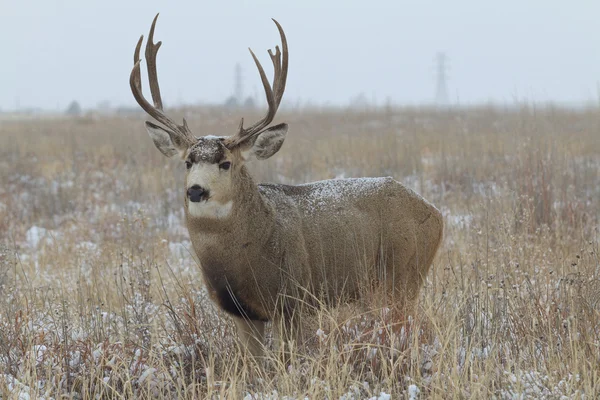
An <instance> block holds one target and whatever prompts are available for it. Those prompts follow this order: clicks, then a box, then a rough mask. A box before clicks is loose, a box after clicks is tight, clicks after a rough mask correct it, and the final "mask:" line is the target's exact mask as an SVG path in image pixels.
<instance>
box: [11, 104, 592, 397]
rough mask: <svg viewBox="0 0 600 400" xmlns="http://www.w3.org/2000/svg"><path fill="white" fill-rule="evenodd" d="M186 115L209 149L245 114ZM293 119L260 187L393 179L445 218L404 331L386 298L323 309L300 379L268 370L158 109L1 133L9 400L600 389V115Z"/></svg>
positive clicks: (273, 360)
mask: <svg viewBox="0 0 600 400" xmlns="http://www.w3.org/2000/svg"><path fill="white" fill-rule="evenodd" d="M179 113H180V114H185V115H186V117H187V118H188V121H189V122H190V126H191V128H192V130H193V132H195V133H196V134H198V135H201V134H218V135H219V134H228V133H231V132H233V131H234V129H235V128H236V126H237V122H238V121H237V120H236V119H235V118H234V116H233V115H230V114H228V113H227V112H225V111H224V110H221V109H217V108H214V109H209V108H205V109H186V110H180V111H179ZM279 118H280V120H282V121H287V122H289V124H290V132H289V134H288V139H287V140H286V143H285V144H284V147H283V148H282V150H281V151H280V152H279V153H278V154H277V155H276V156H275V157H273V158H272V159H270V160H268V161H264V162H260V163H259V162H256V163H255V164H253V165H252V166H251V169H252V170H253V172H254V173H255V175H256V176H257V179H258V180H259V181H272V182H273V181H274V182H282V183H302V182H307V181H311V180H319V179H326V178H333V177H353V176H382V175H389V176H393V177H394V178H396V179H397V180H399V181H401V182H404V183H405V184H406V185H408V186H410V187H412V188H413V189H415V190H416V191H417V192H419V193H421V194H422V195H423V196H424V197H425V198H427V199H428V200H430V201H431V202H432V203H434V204H435V205H437V206H438V207H439V208H440V209H441V210H442V211H443V213H444V215H445V219H446V231H445V241H444V244H443V246H442V248H441V249H440V251H439V254H438V257H437V259H436V261H435V264H434V269H433V271H432V272H431V273H430V275H429V276H428V279H427V282H426V285H425V287H424V289H423V291H422V294H421V298H420V303H419V306H418V309H417V312H416V313H415V315H414V316H411V317H410V318H409V320H408V322H407V323H406V324H405V325H404V326H403V327H402V329H398V328H395V327H393V326H392V325H391V324H390V320H389V319H390V318H389V315H388V314H389V313H388V312H387V310H386V309H381V308H377V307H376V306H375V305H369V304H360V305H344V306H341V307H338V308H335V309H323V310H321V311H319V312H317V313H316V314H315V315H313V316H311V317H310V318H308V319H307V326H308V327H310V329H309V330H308V337H307V341H306V343H305V344H304V345H303V346H302V347H301V348H298V349H295V351H294V354H293V357H292V361H291V364H290V365H284V364H282V363H281V362H280V361H279V358H278V357H277V356H276V355H275V354H272V353H269V355H268V360H267V363H266V365H267V367H266V368H265V371H264V373H260V372H258V371H257V370H255V369H254V368H253V364H252V363H251V362H250V361H249V360H245V359H243V358H242V357H238V356H237V354H238V352H237V351H236V347H235V342H234V340H233V338H232V337H233V335H232V333H233V328H232V326H231V324H230V322H229V321H228V319H227V317H226V316H225V315H224V314H223V313H221V312H220V311H218V310H216V309H215V308H214V307H213V306H212V305H211V304H210V302H209V301H208V300H207V297H206V294H205V292H204V291H203V290H202V282H201V278H200V274H199V269H198V266H197V265H195V264H194V261H193V259H192V256H191V254H190V252H191V251H192V249H191V245H190V244H189V242H188V239H187V232H186V229H185V227H184V226H185V225H184V222H183V215H182V200H183V199H182V177H183V170H184V166H183V164H182V163H180V162H176V161H170V160H167V159H165V158H164V157H163V156H162V155H161V154H160V153H159V152H158V151H156V149H155V148H154V146H153V144H152V142H151V140H149V138H148V137H147V134H146V133H145V131H144V128H143V125H142V123H141V120H142V119H141V116H122V117H98V116H93V115H90V116H86V117H82V118H78V119H60V118H54V119H45V120H41V119H40V120H27V121H15V120H13V121H1V125H0V180H1V182H2V184H1V185H0V374H2V375H0V397H2V398H25V397H26V395H28V396H30V398H41V397H45V398H51V397H52V398H61V397H62V396H67V397H69V398H78V399H89V398H131V397H155V398H217V397H219V396H221V397H222V398H234V399H237V398H248V399H251V398H261V399H262V398H273V399H275V398H286V397H285V396H287V398H288V399H291V398H299V399H303V398H306V397H307V398H311V399H321V398H328V399H333V398H335V399H338V398H343V399H363V398H365V399H368V398H376V399H377V398H382V399H385V398H387V395H390V396H391V397H392V398H432V399H453V398H456V399H481V398H497V399H513V398H518V399H525V398H531V399H533V398H548V399H554V398H557V399H558V398H569V399H571V398H572V399H583V398H586V399H591V398H597V397H598V396H599V395H600V388H598V383H597V382H598V379H599V378H600V376H599V375H600V364H599V363H600V348H599V346H600V337H599V334H600V325H599V323H600V318H599V317H598V312H599V311H600V303H599V300H600V280H599V277H598V273H599V270H600V256H599V238H598V229H599V218H600V217H599V215H600V111H598V110H595V109H594V110H587V111H568V110H560V109H553V108H543V109H538V108H535V107H523V108H519V109H511V110H500V109H494V108H480V109H471V110H454V111H435V110H429V109H386V110H373V111H365V112H356V111H349V110H325V111H315V110H305V111H288V112H287V113H283V114H282V115H280V116H279ZM19 396H21V397H19ZM561 396H564V397H561Z"/></svg>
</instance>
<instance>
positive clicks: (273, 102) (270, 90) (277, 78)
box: [227, 19, 288, 146]
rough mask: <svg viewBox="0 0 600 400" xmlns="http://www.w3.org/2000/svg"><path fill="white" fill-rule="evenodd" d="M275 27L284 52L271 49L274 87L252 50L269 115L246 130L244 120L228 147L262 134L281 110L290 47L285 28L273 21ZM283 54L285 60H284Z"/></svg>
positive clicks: (277, 48) (276, 48)
mask: <svg viewBox="0 0 600 400" xmlns="http://www.w3.org/2000/svg"><path fill="white" fill-rule="evenodd" d="M273 22H275V25H277V29H278V30H279V35H280V36H281V47H282V49H283V52H281V51H280V50H279V46H276V47H275V54H273V53H272V51H271V50H270V49H269V56H270V57H271V61H272V62H273V69H274V76H273V86H272V87H271V85H270V84H269V80H268V79H267V76H266V74H265V70H264V69H263V67H262V65H261V64H260V61H258V58H256V55H254V52H253V51H252V49H250V48H249V49H248V50H250V54H252V58H253V59H254V62H255V63H256V67H257V68H258V73H259V74H260V79H261V80H262V83H263V86H264V88H265V94H266V96H267V104H268V107H269V108H268V110H267V114H266V115H265V116H264V117H263V119H261V120H260V121H258V122H256V123H255V124H254V125H252V126H250V127H249V128H244V118H242V120H241V121H240V127H239V130H238V133H237V134H235V135H233V136H230V137H229V138H228V139H227V145H228V146H237V145H239V144H240V143H242V142H244V141H246V140H247V139H249V138H251V137H252V136H255V135H256V134H258V133H260V132H261V131H262V130H263V129H264V128H266V127H267V126H268V125H269V124H270V123H271V122H273V118H275V114H276V113H277V109H278V108H279V104H280V103H281V99H282V97H283V92H284V91H285V83H286V80H287V70H288V46H287V40H286V38H285V33H284V32H283V28H282V27H281V25H279V22H277V21H276V20H274V19H273ZM282 54H283V60H282Z"/></svg>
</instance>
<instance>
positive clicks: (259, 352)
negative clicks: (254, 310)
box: [232, 317, 265, 358]
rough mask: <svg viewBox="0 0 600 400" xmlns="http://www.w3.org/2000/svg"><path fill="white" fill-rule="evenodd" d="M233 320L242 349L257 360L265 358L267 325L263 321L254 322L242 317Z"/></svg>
mask: <svg viewBox="0 0 600 400" xmlns="http://www.w3.org/2000/svg"><path fill="white" fill-rule="evenodd" d="M232 318H233V322H234V323H235V327H236V328H237V332H238V339H239V344H240V346H241V347H242V349H244V351H246V352H248V353H250V354H251V355H252V356H253V357H255V358H256V357H261V356H263V354H264V348H263V343H264V339H265V323H264V322H263V321H252V320H248V319H245V318H240V317H232Z"/></svg>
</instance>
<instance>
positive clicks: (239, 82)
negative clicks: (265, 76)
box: [233, 63, 244, 104]
mask: <svg viewBox="0 0 600 400" xmlns="http://www.w3.org/2000/svg"><path fill="white" fill-rule="evenodd" d="M233 82H234V83H233V84H234V86H233V96H234V97H235V99H236V100H237V101H238V104H242V102H243V101H244V78H243V77H242V65H241V64H240V63H237V64H235V71H234V77H233Z"/></svg>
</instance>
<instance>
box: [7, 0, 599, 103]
mask: <svg viewBox="0 0 600 400" xmlns="http://www.w3.org/2000/svg"><path fill="white" fill-rule="evenodd" d="M157 12H160V13H161V15H160V17H159V21H158V27H157V32H156V40H162V41H163V46H162V48H161V50H160V52H159V55H158V70H159V78H160V82H161V89H162V92H163V99H164V101H165V104H167V105H169V104H176V103H197V102H219V103H220V102H222V101H224V100H225V98H226V97H227V96H228V95H229V94H231V93H232V92H233V70H234V65H235V63H236V62H241V63H242V67H243V71H244V77H245V90H246V93H254V92H256V91H258V93H259V95H260V97H261V99H262V98H263V93H262V87H261V85H260V80H259V77H258V73H257V72H256V69H255V67H254V65H253V63H252V60H251V57H250V55H249V53H248V50H247V47H248V46H250V47H252V49H253V50H254V51H255V52H256V54H257V55H258V56H259V57H260V59H261V60H262V62H263V65H264V66H265V68H267V71H268V75H269V76H271V73H270V68H271V63H270V61H269V58H268V55H267V53H266V49H267V48H270V47H274V46H275V44H278V43H279V36H278V33H277V29H276V27H275V25H274V24H273V23H272V22H271V20H270V18H271V17H274V18H276V19H277V20H278V21H279V22H280V23H281V24H282V26H283V28H284V29H285V31H286V34H287V37H288V42H289V46H290V69H289V79H288V86H287V91H286V95H285V96H284V102H285V101H288V102H292V101H297V100H299V99H300V100H301V101H303V102H305V101H308V100H310V101H313V102H316V103H321V104H322V103H331V104H347V103H348V101H349V99H350V98H352V97H354V96H356V95H357V94H358V93H360V92H364V93H365V94H366V95H367V97H368V98H369V99H372V98H375V99H377V101H378V102H380V103H381V102H383V101H385V99H386V98H387V97H389V98H390V99H391V100H392V101H393V102H394V103H397V104H416V103H425V102H431V101H432V99H433V97H434V91H435V67H434V60H435V54H436V53H437V52H439V51H444V52H445V53H446V54H447V55H448V57H449V71H448V72H449V77H450V80H449V82H448V88H449V94H450V98H451V100H453V101H455V100H456V99H457V98H459V99H460V102H461V103H462V104H466V103H476V102H481V101H488V100H494V101H497V102H509V103H511V102H513V101H514V100H515V99H516V98H518V99H519V100H524V99H527V100H533V101H539V102H542V101H549V100H551V101H557V102H567V103H580V102H586V101H597V100H598V96H599V95H598V89H597V83H598V81H600V1H599V0H572V1H564V0H503V1H498V0H496V1H488V0H448V1H431V0H424V1H423V0H420V1H417V0H414V1H399V0H396V1H394V0H388V1H381V0H380V1H374V0H369V1H366V0H328V1H325V0H302V1H293V2H292V1H283V0H272V1H266V0H253V1H210V2H209V1H199V0H195V1H191V0H190V1H171V2H167V1H158V0H143V1H142V0H120V1H116V0H102V1H88V0H62V1H52V0H30V1H25V0H0V47H1V54H2V56H1V57H0V60H1V64H0V65H1V67H0V68H1V70H0V109H3V110H11V109H14V108H15V107H16V106H17V105H19V106H21V107H41V108H44V109H49V110H62V109H64V108H66V106H67V105H68V103H69V102H70V101H71V100H78V101H79V102H80V103H81V104H82V106H84V107H85V108H90V107H95V106H96V105H97V104H98V103H100V102H102V101H109V102H110V103H111V105H113V106H119V105H125V106H134V105H135V101H134V100H133V97H132V95H131V92H130V90H129V84H128V79H129V73H130V70H131V66H132V62H133V61H132V59H133V49H134V46H135V44H136V41H137V39H138V37H139V35H140V34H145V35H146V34H147V32H148V29H149V27H150V23H151V21H152V18H153V17H154V15H155V14H156V13H157ZM143 79H146V74H145V68H144V69H143Z"/></svg>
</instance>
